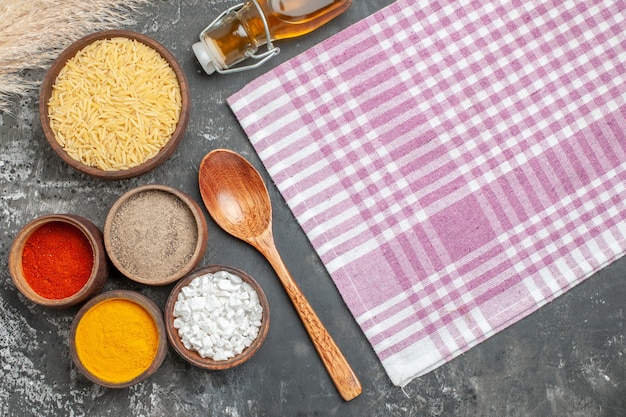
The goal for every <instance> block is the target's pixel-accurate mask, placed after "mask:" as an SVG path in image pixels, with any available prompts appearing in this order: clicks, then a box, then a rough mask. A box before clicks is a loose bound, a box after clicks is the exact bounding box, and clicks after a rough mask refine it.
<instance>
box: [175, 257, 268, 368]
mask: <svg viewBox="0 0 626 417" xmlns="http://www.w3.org/2000/svg"><path fill="white" fill-rule="evenodd" d="M164 314H165V329H166V331H167V337H168V340H169V341H170V344H171V345H172V346H173V347H174V350H175V351H176V352H177V353H178V355H179V356H181V357H182V358H183V359H184V360H186V361H187V362H189V363H190V364H192V365H195V366H197V367H200V368H204V369H208V370H225V369H229V368H233V367H235V366H238V365H240V364H242V363H244V362H246V361H247V360H249V359H250V358H251V357H252V356H254V354H255V353H256V352H257V351H258V350H259V349H260V347H261V345H262V344H263V342H264V340H265V338H266V336H267V333H268V331H269V325H270V310H269V304H268V302H267V298H266V297H265V293H264V292H263V289H262V288H261V286H260V285H259V284H258V283H257V282H256V281H255V280H254V279H253V278H252V277H251V276H250V275H248V274H247V273H245V272H244V271H242V270H240V269H237V268H233V267H230V266H225V265H209V266H207V267H205V268H202V269H199V270H197V271H195V272H193V273H191V274H189V275H187V276H186V277H185V278H183V279H181V280H180V281H179V282H178V283H177V284H176V286H175V287H174V288H173V289H172V292H171V293H170V295H169V297H168V299H167V303H166V305H165V312H164Z"/></svg>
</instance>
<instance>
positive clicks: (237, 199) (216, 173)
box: [199, 150, 272, 241]
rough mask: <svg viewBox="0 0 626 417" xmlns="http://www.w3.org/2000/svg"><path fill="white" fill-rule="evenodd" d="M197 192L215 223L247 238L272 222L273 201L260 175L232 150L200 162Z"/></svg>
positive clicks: (261, 232) (212, 154) (218, 152)
mask: <svg viewBox="0 0 626 417" xmlns="http://www.w3.org/2000/svg"><path fill="white" fill-rule="evenodd" d="M199 182H200V193H201V194H202V200H203V201H204V204H205V206H206V207H207V209H208V210H209V213H210V214H211V216H212V217H213V219H214V220H215V222H216V223H217V224H218V225H219V226H220V227H221V228H223V229H225V230H226V231H227V232H228V233H230V234H232V235H233V236H235V237H237V238H239V239H242V240H245V241H248V240H249V239H250V238H253V237H257V236H261V235H262V234H263V232H264V231H265V230H267V229H268V228H269V227H270V226H271V223H272V204H271V202H270V197H269V194H268V192H267V188H266V187H265V183H264V182H263V180H262V179H261V176H260V175H259V174H258V172H257V171H256V170H255V169H254V167H253V166H252V165H250V163H248V161H246V160H245V159H243V158H241V157H240V156H239V155H237V154H235V153H234V152H231V151H227V150H217V151H213V152H210V153H209V154H208V155H207V156H206V157H205V158H204V159H203V160H202V163H201V164H200V170H199Z"/></svg>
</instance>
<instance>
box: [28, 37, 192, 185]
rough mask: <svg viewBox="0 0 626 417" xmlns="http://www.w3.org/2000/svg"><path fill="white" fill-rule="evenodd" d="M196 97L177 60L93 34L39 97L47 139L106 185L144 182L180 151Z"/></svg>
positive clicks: (142, 43)
mask: <svg viewBox="0 0 626 417" xmlns="http://www.w3.org/2000/svg"><path fill="white" fill-rule="evenodd" d="M190 103H191V97H190V91H189V86H188V84H187V80H186V78H185V74H184V72H183V70H182V69H181V67H180V65H179V64H178V62H177V61H176V59H175V57H174V56H173V55H172V53H171V52H169V50H168V49H167V48H166V47H165V46H163V45H162V44H160V43H159V42H157V41H156V40H154V39H152V38H150V37H148V36H146V35H143V34H140V33H137V32H133V31H129V30H107V31H100V32H96V33H92V34H90V35H87V36H85V37H83V38H81V39H79V40H77V41H76V42H74V43H72V44H71V45H70V46H68V47H67V48H66V49H65V50H63V51H62V52H61V54H60V55H59V56H58V58H57V59H56V60H55V61H54V62H53V63H52V65H51V67H50V69H49V70H48V72H47V73H46V76H45V78H44V80H43V83H42V86H41V90H40V93H39V117H40V121H41V126H42V128H43V132H44V135H45V137H46V139H47V141H48V143H49V144H50V146H51V147H52V149H53V150H54V152H56V153H57V154H58V155H59V156H60V157H61V159H62V160H63V161H65V162H66V163H67V164H69V165H70V166H72V167H74V168H75V169H77V170H79V171H81V172H83V173H85V174H88V175H91V176H94V177H98V178H103V179H124V178H130V177H134V176H138V175H141V174H144V173H146V172H148V171H150V170H152V169H154V168H156V167H157V166H159V165H161V164H162V163H163V162H165V161H166V160H167V159H168V158H169V157H170V156H171V155H172V153H173V152H174V151H175V149H176V148H177V147H178V145H179V144H180V142H181V140H182V138H183V136H184V133H185V130H186V128H187V123H188V121H189V113H190Z"/></svg>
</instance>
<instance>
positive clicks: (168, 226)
mask: <svg viewBox="0 0 626 417" xmlns="http://www.w3.org/2000/svg"><path fill="white" fill-rule="evenodd" d="M207 240H208V229H207V223H206V218H205V216H204V214H203V213H202V210H201V208H200V206H199V205H198V203H196V202H195V201H194V200H193V199H192V198H191V197H190V196H189V195H188V194H186V193H184V192H182V191H179V190H177V189H175V188H172V187H168V186H165V185H156V184H151V185H144V186H140V187H137V188H134V189H132V190H130V191H128V192H126V193H125V194H123V195H122V196H121V197H120V198H119V199H118V200H117V201H116V202H115V203H114V204H113V206H112V207H111V209H110V210H109V213H108V214H107V217H106V220H105V222H104V245H105V248H106V251H107V253H108V255H109V258H110V259H111V262H112V263H113V265H114V266H115V267H116V268H117V270H118V271H120V272H121V273H122V274H123V275H124V276H126V277H128V278H130V279H131V280H133V281H136V282H139V283H142V284H147V285H165V284H170V283H172V282H174V281H177V280H179V279H180V278H182V277H183V276H185V275H187V274H188V273H189V272H191V271H192V270H193V269H194V268H195V267H196V266H197V265H198V263H199V262H200V261H201V260H202V258H203V257H204V252H205V250H206V245H207Z"/></svg>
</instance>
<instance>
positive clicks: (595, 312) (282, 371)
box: [0, 0, 626, 417]
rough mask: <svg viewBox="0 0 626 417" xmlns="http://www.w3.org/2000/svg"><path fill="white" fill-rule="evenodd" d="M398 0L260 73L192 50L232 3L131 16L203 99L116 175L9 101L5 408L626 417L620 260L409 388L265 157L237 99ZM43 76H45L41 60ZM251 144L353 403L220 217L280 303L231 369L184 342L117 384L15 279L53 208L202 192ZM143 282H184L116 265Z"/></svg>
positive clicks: (2, 300) (65, 313)
mask: <svg viewBox="0 0 626 417" xmlns="http://www.w3.org/2000/svg"><path fill="white" fill-rule="evenodd" d="M388 3H389V0H383V1H376V2H365V1H355V2H354V4H353V6H352V7H351V9H350V10H349V11H348V12H346V13H345V14H344V15H342V16H341V17H340V18H338V19H337V20H335V21H333V22H332V23H331V24H329V25H328V26H326V27H325V28H322V29H320V30H318V31H316V32H314V33H312V34H310V35H308V36H305V37H302V38H298V39H295V40H292V41H285V42H281V44H280V46H281V49H282V52H281V54H280V55H279V56H278V58H276V59H275V60H274V61H272V62H271V63H270V64H268V65H267V66H265V67H263V68H261V69H259V70H256V71H254V72H246V73H242V74H237V75H229V76H220V75H213V76H211V77H209V76H206V75H204V74H203V73H202V72H201V70H200V67H199V66H198V64H197V63H196V61H195V58H194V57H193V54H192V52H191V44H192V43H193V42H194V41H195V39H196V38H197V36H198V34H199V33H200V31H201V30H202V29H203V28H204V27H205V25H206V24H207V23H208V22H210V21H211V20H212V19H213V17H215V16H216V15H217V14H218V13H219V12H220V11H221V10H223V9H224V8H226V7H228V6H229V5H230V4H231V3H226V2H224V1H222V0H207V1H193V0H189V1H183V0H179V1H175V0H171V1H154V2H153V3H152V4H150V5H148V6H146V7H144V8H142V9H140V10H138V12H137V14H136V15H135V17H136V20H137V22H136V23H135V24H134V25H133V26H131V27H130V28H131V29H134V30H136V31H139V32H143V33H145V34H147V35H149V36H151V37H153V38H155V39H157V40H158V41H160V42H161V43H163V44H164V45H165V46H167V47H168V48H169V49H170V50H171V51H172V53H173V54H174V55H175V56H176V57H177V59H178V60H179V61H180V63H181V65H182V66H183V68H184V70H185V72H186V75H187V77H188V80H189V83H190V85H191V90H192V100H193V106H192V107H193V108H192V112H191V120H190V123H189V128H188V131H187V134H186V137H185V139H184V141H183V143H182V144H181V146H180V147H179V148H178V150H177V151H176V153H175V154H174V155H173V157H172V158H171V159H169V160H168V161H167V162H166V163H165V164H164V165H162V166H161V167H160V168H158V169H156V170H155V171H153V172H151V173H148V174H146V175H143V176H141V177H138V178H134V179H130V180H123V181H115V182H107V181H100V180H96V179H92V178H89V177H86V176H84V175H82V174H80V173H78V172H76V171H74V170H72V169H71V168H69V167H68V166H66V165H65V164H64V163H63V162H62V161H61V160H60V159H59V158H58V157H56V156H54V155H53V154H52V152H51V150H50V148H49V146H48V144H47V143H46V142H45V140H44V138H43V134H42V130H41V126H40V124H39V121H38V114H37V99H36V97H33V98H32V99H24V100H19V101H18V102H16V104H15V107H14V110H13V112H12V114H0V141H1V147H0V179H1V181H2V190H1V192H0V239H1V240H0V255H1V256H0V259H2V268H1V269H0V274H1V277H0V381H1V382H0V415H1V416H22V415H23V416H30V415H37V416H61V415H67V416H125V415H136V416H159V417H160V416H163V417H166V416H183V415H184V416H194V415H204V416H207V415H208V416H235V417H238V416H585V417H589V416H621V415H626V384H625V382H624V379H625V376H626V375H625V374H626V373H625V371H626V366H625V362H626V357H625V353H626V344H625V340H624V333H623V331H624V329H623V326H624V297H625V295H626V282H625V275H626V261H624V260H620V261H617V262H615V263H614V264H612V265H611V266H609V267H607V268H606V269H604V270H603V271H601V272H599V273H597V274H596V275H594V276H593V277H591V278H590V279H588V280H587V281H586V282H584V283H583V284H581V285H579V286H578V287H576V288H574V289H572V290H571V291H570V292H568V293H566V294H565V295H563V296H561V297H559V298H558V299H557V300H556V301H554V302H552V303H550V304H548V305H546V306H545V307H543V308H542V309H540V310H539V311H538V312H536V313H534V314H532V315H531V316H530V317H528V318H526V319H524V320H522V321H521V322H519V323H517V324H515V325H513V326H511V327H510V328H508V329H506V330H504V331H502V332H501V333H499V334H497V335H495V336H494V337H492V338H490V339H489V340H487V341H486V342H484V343H482V344H480V345H478V346H477V347H475V348H473V349H471V350H470V351H469V352H467V353H466V354H464V355H462V356H460V357H458V358H457V359H455V360H453V361H452V362H450V363H448V364H446V365H444V366H442V367H440V368H438V369H437V370H435V371H433V372H431V373H430V374H428V375H426V376H424V377H421V378H419V379H417V380H415V381H414V382H412V383H411V384H409V385H408V386H407V387H406V388H405V389H404V390H401V389H400V388H397V387H394V386H393V385H392V384H391V383H390V381H389V379H388V378H387V376H386V374H385V372H384V370H383V368H382V366H381V364H380V362H379V361H378V360H377V358H376V356H375V354H374V353H373V351H372V349H371V347H370V346H369V344H368V342H367V340H366V339H365V337H364V335H363V334H362V332H361V331H360V329H359V327H358V326H357V325H356V323H355V321H354V319H353V318H352V316H351V315H350V313H349V312H348V310H347V309H346V307H345V305H344V304H343V301H342V300H341V297H340V296H339V294H338V292H337V290H336V288H335V287H334V284H333V283H332V281H331V280H330V278H329V276H328V274H327V273H326V271H325V270H324V268H323V265H322V264H321V262H320V261H319V259H318V258H317V256H316V255H315V253H314V251H313V250H312V249H311V246H310V244H309V243H308V241H307V239H306V236H305V235H304V233H303V232H302V230H301V229H300V227H299V226H298V224H297V222H296V221H295V219H294V218H293V216H292V215H291V213H290V212H289V209H288V208H287V207H286V205H285V203H284V201H283V199H282V197H281V196H280V194H279V193H278V192H277V190H276V189H275V187H274V186H273V184H271V182H269V181H268V177H267V174H266V172H265V170H264V169H263V167H262V165H261V164H260V162H259V159H258V157H257V156H256V154H255V152H254V150H253V149H252V147H251V145H250V143H249V142H248V140H247V138H246V137H245V135H244V133H243V131H242V130H241V128H240V126H239V125H238V123H237V121H236V119H235V117H234V116H233V114H232V113H231V111H230V110H229V108H228V107H227V105H226V103H225V99H226V98H227V97H228V96H229V95H230V94H232V93H234V92H235V91H237V90H239V89H240V88H241V87H242V86H244V85H245V84H246V82H248V81H250V80H252V79H253V78H254V77H256V76H258V75H259V74H261V73H263V72H265V71H267V70H268V69H269V68H271V67H272V66H274V65H277V64H278V63H280V62H282V61H284V60H286V59H288V58H289V57H291V56H294V55H296V54H298V53H300V52H302V51H304V50H306V49H307V48H309V47H311V46H313V45H314V44H316V43H318V42H320V41H321V40H323V39H325V38H326V37H328V36H330V35H331V34H333V33H335V32H337V31H338V30H340V29H342V28H344V27H346V26H348V25H349V24H352V23H354V22H356V21H358V20H360V19H362V18H364V17H366V16H367V15H369V14H371V13H373V12H375V11H376V10H378V9H379V8H381V7H383V6H384V5H386V4H388ZM36 75H37V74H36ZM222 147H224V148H228V149H232V150H235V151H237V152H239V153H241V154H242V155H244V156H245V157H246V158H248V159H249V160H250V161H251V162H252V163H253V164H254V165H255V166H256V167H257V168H258V169H260V171H261V172H262V174H263V176H264V178H265V180H266V181H267V182H268V188H269V191H270V195H271V198H272V201H273V205H274V215H275V235H276V241H277V245H278V248H279V251H281V253H282V255H283V258H284V260H285V262H286V264H287V266H288V268H289V269H290V271H291V273H292V275H293V276H294V278H295V279H296V280H297V281H298V283H299V285H300V286H301V288H302V290H303V291H304V293H305V294H306V296H307V297H308V298H309V301H310V302H311V304H312V305H313V307H314V308H315V309H316V311H317V312H318V314H319V316H320V318H321V319H322V321H323V322H324V323H325V324H326V326H327V327H328V329H329V331H330V333H331V334H332V335H333V336H334V338H335V339H336V341H337V343H338V345H339V346H340V347H341V349H342V350H343V351H344V352H345V354H346V356H347V358H348V360H349V361H350V363H351V364H352V366H353V367H354V369H355V371H356V372H357V374H358V375H359V377H360V379H361V382H362V384H363V394H362V395H361V396H360V397H358V398H357V399H355V400H353V401H351V402H344V401H343V400H342V399H341V398H340V397H339V395H338V394H337V393H336V391H335V389H334V386H333V385H332V383H331V381H330V379H329V378H328V376H327V374H326V372H325V370H324V368H323V366H322V365H321V363H320V361H319V359H318V357H317V355H316V353H315V351H314V349H313V347H312V345H311V343H310V342H309V340H308V338H307V335H306V333H305V332H304V330H303V328H302V326H301V324H300V321H299V320H298V318H297V316H296V314H295V312H294V310H293V308H292V307H291V304H290V303H289V301H288V299H287V297H286V295H285V293H284V291H283V290H282V288H281V287H280V284H279V282H278V280H277V278H276V277H275V275H274V273H273V271H272V270H271V268H270V266H269V264H268V263H267V262H266V261H265V260H264V259H263V258H262V257H261V255H259V254H258V253H256V252H255V251H254V250H253V249H252V248H251V247H249V246H247V245H245V244H243V243H241V242H239V241H237V240H235V239H234V238H232V237H230V236H228V235H226V234H225V233H224V232H222V231H221V230H220V229H219V228H218V227H217V226H216V225H215V224H214V223H213V222H212V220H211V219H209V218H208V215H207V218H208V221H209V246H208V249H207V251H206V255H205V257H204V259H203V261H202V263H201V266H202V265H208V264H214V263H220V264H228V265H232V266H236V267H239V268H242V269H244V270H246V271H247V272H249V273H250V274H252V275H253V276H255V277H256V278H257V280H258V281H259V283H260V284H261V285H262V286H263V288H264V289H265V291H266V293H267V296H268V299H269V302H270V304H271V312H272V319H271V320H272V322H271V329H270V332H269V335H268V337H267V340H266V342H265V344H264V346H263V347H262V349H261V350H260V351H259V353H258V354H257V355H256V356H255V357H254V358H253V359H252V360H251V361H250V362H248V363H246V364H244V365H242V366H240V367H238V368H236V369H233V370H229V371H224V372H209V371H205V370H201V369H197V368H193V367H191V366H190V365H188V364H187V363H186V362H184V361H183V360H182V359H180V358H179V357H178V356H177V355H176V353H175V352H174V351H173V350H172V349H170V351H169V353H168V355H167V357H166V359H165V361H164V363H163V365H162V367H161V368H160V369H159V370H158V372H157V373H156V374H155V375H154V376H153V377H151V378H150V379H149V380H147V381H145V382H143V383H140V384H138V385H136V386H134V387H132V388H128V389H122V390H111V389H105V388H102V387H99V386H97V385H94V384H92V383H90V382H89V381H88V380H87V379H85V378H84V377H82V376H81V375H79V374H78V373H77V370H76V367H75V366H74V365H73V364H72V362H71V359H70V356H69V350H68V336H69V328H70V324H71V322H72V319H73V316H74V314H75V313H76V311H77V309H69V310H61V311H56V310H48V309H44V308H42V307H39V306H36V305H33V304H32V303H30V302H28V301H27V300H26V299H25V298H24V297H22V296H21V295H20V294H19V293H18V292H17V290H16V289H15V288H14V286H13V285H12V282H11V279H10V277H9V274H8V271H7V266H6V265H7V257H8V251H9V247H10V244H11V242H12V239H13V237H14V236H15V235H16V233H17V232H18V231H19V229H20V228H21V227H22V226H23V225H24V224H26V223H27V222H28V221H30V220H32V219H33V218H35V217H37V216H40V215H43V214H46V213H76V214H80V215H83V216H85V217H87V218H89V219H91V220H92V221H94V222H95V223H96V224H97V225H98V226H100V227H102V225H103V222H104V218H105V216H106V213H107V211H108V209H109V208H110V206H111V205H112V204H113V202H114V201H115V200H116V199H117V198H118V197H119V196H120V195H121V194H122V193H123V192H125V191H126V190H129V189H131V188H133V187H136V186H139V185H143V184H148V183H161V184H166V185H169V186H173V187H176V188H179V189H181V190H183V191H185V192H187V193H189V194H191V195H192V196H193V197H194V198H195V199H196V200H197V201H198V202H200V201H201V200H200V196H199V192H198V187H197V167H198V165H199V163H200V160H201V159H202V157H203V156H204V155H205V154H206V153H207V152H209V151H210V150H212V149H215V148H222ZM113 288H126V289H133V290H137V291H139V292H141V293H143V294H146V295H148V296H149V297H151V298H153V299H154V300H155V301H156V302H157V303H158V304H159V305H160V306H161V307H163V306H164V305H165V301H166V298H167V296H168V293H169V290H170V289H171V286H167V287H160V288H150V287H146V286H142V285H139V284H134V283H132V282H130V281H129V280H127V279H124V278H122V277H120V276H119V275H117V274H115V273H113V274H112V275H111V277H110V279H109V281H108V284H107V287H106V289H113Z"/></svg>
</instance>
